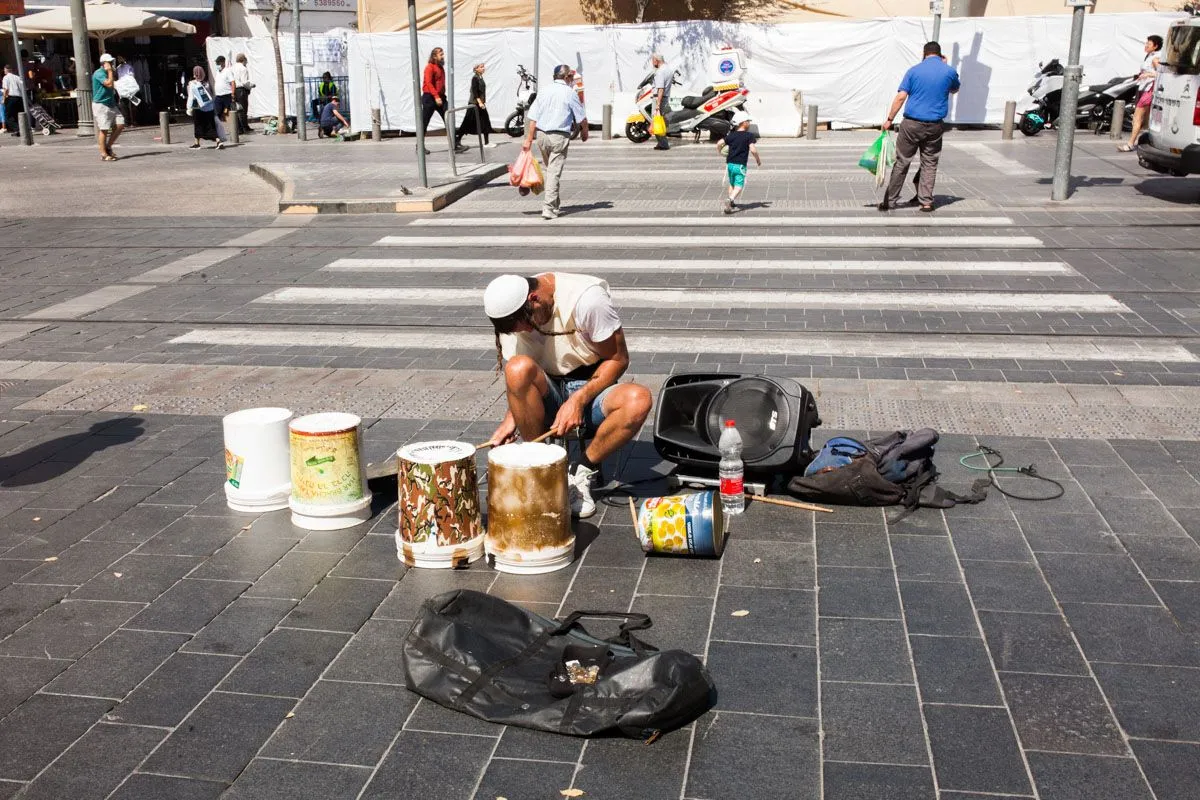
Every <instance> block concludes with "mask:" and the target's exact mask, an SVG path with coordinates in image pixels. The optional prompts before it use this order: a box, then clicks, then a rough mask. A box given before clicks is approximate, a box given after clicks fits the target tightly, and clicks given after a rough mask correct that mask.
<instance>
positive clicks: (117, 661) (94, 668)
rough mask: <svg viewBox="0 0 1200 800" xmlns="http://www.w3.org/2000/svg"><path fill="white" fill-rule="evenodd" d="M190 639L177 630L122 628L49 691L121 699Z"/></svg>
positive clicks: (64, 675) (63, 674)
mask: <svg viewBox="0 0 1200 800" xmlns="http://www.w3.org/2000/svg"><path fill="white" fill-rule="evenodd" d="M187 640H188V637H187V636H186V635H182V634H176V633H149V632H146V631H125V630H119V631H116V632H115V633H113V635H112V636H110V637H109V638H107V639H105V640H104V641H103V642H101V643H100V644H99V645H97V646H96V647H95V648H94V649H93V650H91V651H90V652H89V653H88V654H87V655H85V656H84V657H83V658H81V659H79V661H77V662H75V665H74V666H72V667H71V668H70V669H68V670H67V671H66V672H64V673H62V674H61V675H59V676H58V677H57V678H55V679H54V680H53V681H51V682H50V683H49V684H48V685H47V686H46V688H45V691H47V692H52V693H55V694H76V695H83V696H88V697H109V698H113V699H115V700H120V699H121V698H122V697H124V696H125V695H127V694H129V692H130V691H131V690H132V689H133V687H134V686H136V685H137V684H138V683H140V682H141V681H142V679H144V678H145V677H146V676H147V675H149V674H150V673H151V672H153V671H154V670H156V669H157V668H158V667H159V665H160V664H162V663H163V662H164V661H166V660H167V658H168V657H170V655H171V654H172V653H174V652H175V651H176V650H177V649H179V646H180V645H182V644H183V643H184V642H186V641H187Z"/></svg>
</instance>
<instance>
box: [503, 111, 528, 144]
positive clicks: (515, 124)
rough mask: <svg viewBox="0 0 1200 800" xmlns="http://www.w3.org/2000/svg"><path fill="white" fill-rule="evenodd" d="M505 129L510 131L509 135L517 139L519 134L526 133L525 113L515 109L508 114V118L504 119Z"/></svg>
mask: <svg viewBox="0 0 1200 800" xmlns="http://www.w3.org/2000/svg"><path fill="white" fill-rule="evenodd" d="M504 130H506V131H508V135H509V136H511V137H513V138H514V139H516V138H517V137H519V136H524V135H525V115H524V114H522V113H521V112H520V111H514V112H513V113H511V114H509V115H508V119H506V120H504Z"/></svg>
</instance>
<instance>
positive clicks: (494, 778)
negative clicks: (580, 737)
mask: <svg viewBox="0 0 1200 800" xmlns="http://www.w3.org/2000/svg"><path fill="white" fill-rule="evenodd" d="M574 773H575V765H574V764H562V763H551V762H544V761H543V762H535V761H512V760H508V759H503V758H493V759H492V760H491V761H489V762H488V765H487V770H486V771H485V772H484V773H483V780H482V782H481V783H480V784H479V788H478V789H477V790H476V792H475V796H476V797H480V798H484V797H486V798H493V797H507V798H508V800H535V799H536V798H539V797H550V796H552V795H553V794H555V793H556V792H555V791H554V788H553V787H562V788H564V789H565V788H568V787H570V786H571V778H572V777H573V776H574ZM559 796H560V797H561V795H559Z"/></svg>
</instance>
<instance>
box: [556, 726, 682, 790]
mask: <svg viewBox="0 0 1200 800" xmlns="http://www.w3.org/2000/svg"><path fill="white" fill-rule="evenodd" d="M659 744H661V745H663V746H662V747H661V748H660V747H658V745H659ZM688 750H689V746H688V736H687V735H686V731H675V732H672V733H668V734H666V735H664V736H662V737H660V738H659V739H657V740H656V741H655V742H654V746H653V747H649V748H647V747H646V746H645V745H643V744H642V742H640V741H638V740H636V739H625V738H620V737H613V738H597V739H593V740H591V741H589V742H588V747H587V749H586V750H584V751H583V756H582V762H583V763H582V766H581V767H580V769H579V773H578V774H577V775H576V777H575V786H577V787H578V788H580V789H582V790H583V791H584V792H587V793H588V794H590V795H601V794H608V793H612V794H615V795H617V796H623V797H630V796H634V795H636V796H639V797H646V798H664V800H665V799H666V798H673V797H679V796H680V795H681V789H682V788H683V781H684V773H685V767H686V764H687V756H688ZM550 788H551V791H554V790H556V789H557V788H558V787H550ZM560 796H561V795H560ZM584 796H587V795H584Z"/></svg>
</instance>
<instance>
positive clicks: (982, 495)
mask: <svg viewBox="0 0 1200 800" xmlns="http://www.w3.org/2000/svg"><path fill="white" fill-rule="evenodd" d="M937 441H938V432H937V431H935V430H933V429H932V428H922V429H920V430H917V431H896V432H894V433H890V434H888V435H887V436H882V437H880V438H878V439H870V440H868V441H866V442H859V441H858V440H855V439H849V438H848V437H836V438H834V439H831V440H829V442H827V443H826V445H825V447H823V448H822V450H821V452H819V453H818V454H817V457H816V458H814V459H813V461H812V463H811V464H810V468H809V470H807V471H806V472H805V474H804V475H798V476H796V477H794V478H792V479H791V480H790V481H789V482H788V485H787V490H788V492H790V493H791V494H793V495H795V496H796V497H798V498H800V499H802V500H806V501H808V502H812V503H828V504H832V505H846V506H895V505H899V506H904V508H905V512H904V513H903V514H901V515H900V517H897V519H899V518H901V517H903V516H907V514H908V513H911V512H912V511H913V510H915V509H917V508H918V507H925V508H951V507H953V506H955V505H958V504H959V503H979V502H982V501H983V500H985V499H986V498H987V488H986V487H987V485H988V481H987V480H986V479H981V480H977V481H975V483H974V484H972V486H971V491H970V493H969V494H967V495H959V494H955V493H954V492H951V491H948V490H946V489H943V488H942V487H940V486H938V485H937V479H938V471H937V467H936V466H934V464H933V454H934V447H935V445H936V444H937ZM827 450H828V452H826V451H827ZM825 465H828V466H825Z"/></svg>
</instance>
